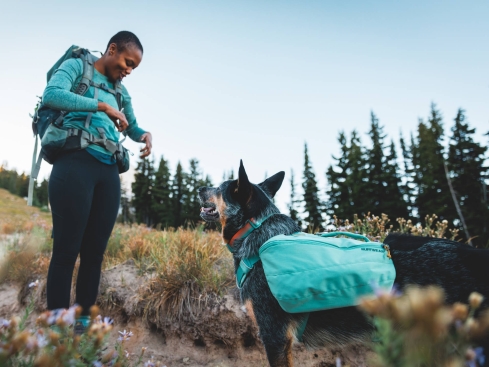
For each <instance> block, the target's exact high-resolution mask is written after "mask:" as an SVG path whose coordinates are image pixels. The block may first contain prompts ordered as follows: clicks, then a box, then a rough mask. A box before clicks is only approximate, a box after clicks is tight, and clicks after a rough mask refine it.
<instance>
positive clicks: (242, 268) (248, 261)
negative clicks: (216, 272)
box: [236, 255, 260, 289]
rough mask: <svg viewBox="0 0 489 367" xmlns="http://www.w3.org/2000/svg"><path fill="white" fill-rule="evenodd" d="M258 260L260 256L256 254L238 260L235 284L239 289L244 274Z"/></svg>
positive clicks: (241, 285) (244, 276) (243, 279)
mask: <svg viewBox="0 0 489 367" xmlns="http://www.w3.org/2000/svg"><path fill="white" fill-rule="evenodd" d="M258 261H260V257H259V256H258V255H255V256H251V257H248V258H244V259H242V260H241V261H240V263H239V267H238V269H237V271H236V286H237V287H238V288H239V289H241V288H242V287H243V283H244V282H245V280H246V276H247V275H248V273H249V272H250V271H251V270H252V269H253V267H254V266H255V264H256V263H257V262H258Z"/></svg>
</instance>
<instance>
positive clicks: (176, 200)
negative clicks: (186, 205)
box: [172, 162, 186, 228]
mask: <svg viewBox="0 0 489 367" xmlns="http://www.w3.org/2000/svg"><path fill="white" fill-rule="evenodd" d="M185 195H186V188H185V172H184V171H183V167H182V164H181V163H180V162H178V164H177V169H176V171H175V175H174V176H173V180H172V199H173V200H172V201H173V226H174V227H175V228H178V227H180V226H182V225H183V224H184V223H183V214H182V207H183V198H184V196H185Z"/></svg>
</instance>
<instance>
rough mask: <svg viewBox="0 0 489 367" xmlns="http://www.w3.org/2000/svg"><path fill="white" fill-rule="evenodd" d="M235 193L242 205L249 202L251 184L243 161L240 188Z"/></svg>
mask: <svg viewBox="0 0 489 367" xmlns="http://www.w3.org/2000/svg"><path fill="white" fill-rule="evenodd" d="M234 192H235V193H236V194H237V195H238V200H239V201H240V202H242V203H246V202H248V199H249V198H250V196H251V183H250V180H248V175H247V174H246V171H245V168H244V166H243V160H242V159H241V160H240V161H239V171H238V186H237V187H236V190H235V191H234Z"/></svg>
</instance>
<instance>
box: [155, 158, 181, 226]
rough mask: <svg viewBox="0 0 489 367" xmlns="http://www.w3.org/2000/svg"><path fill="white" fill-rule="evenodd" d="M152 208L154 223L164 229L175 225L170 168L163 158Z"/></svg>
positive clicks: (156, 177) (159, 167) (157, 176)
mask: <svg viewBox="0 0 489 367" xmlns="http://www.w3.org/2000/svg"><path fill="white" fill-rule="evenodd" d="M151 206H152V213H153V222H154V223H156V224H160V225H161V226H162V227H163V228H167V227H169V226H173V225H174V222H175V220H174V217H173V214H174V213H173V200H172V187H171V174H170V167H169V165H168V161H166V160H165V159H164V158H163V157H161V158H160V163H159V165H158V170H157V171H156V173H155V181H154V188H153V200H152V204H151Z"/></svg>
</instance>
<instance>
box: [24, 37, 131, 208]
mask: <svg viewBox="0 0 489 367" xmlns="http://www.w3.org/2000/svg"><path fill="white" fill-rule="evenodd" d="M72 58H79V59H81V60H82V61H83V74H82V77H81V80H80V82H79V83H78V85H77V86H76V88H75V90H74V93H76V94H79V95H84V94H85V93H86V92H87V91H88V89H89V88H90V87H91V86H93V87H95V93H94V97H93V98H94V99H97V98H98V90H99V89H103V90H104V91H106V92H109V93H111V94H113V95H114V96H115V97H116V99H117V105H118V106H119V110H121V108H122V87H121V83H120V81H117V82H116V83H115V85H114V89H111V88H109V87H108V86H106V85H105V84H97V83H94V82H93V73H94V63H95V61H97V58H96V57H95V56H94V55H92V54H91V53H90V52H89V51H88V50H87V49H84V48H80V47H78V46H75V45H73V46H71V47H70V48H69V49H68V50H67V51H66V52H65V54H64V55H63V56H62V57H61V58H60V59H59V60H58V61H57V62H56V63H55V64H54V65H53V67H52V68H51V69H50V70H49V71H48V73H47V81H48V82H49V80H50V79H51V77H52V76H53V74H54V72H55V71H56V70H57V69H58V68H59V66H60V65H61V64H62V63H63V62H64V61H66V60H68V59H72ZM67 113H68V112H66V111H59V110H56V109H52V108H50V107H47V106H45V105H43V103H42V98H40V100H39V102H38V103H37V106H36V108H35V111H34V116H31V117H32V131H33V133H34V136H35V139H36V141H35V143H34V153H33V156H32V169H31V175H30V180H29V190H28V198H27V205H30V206H32V199H33V193H34V180H36V179H37V176H38V175H39V170H40V168H41V162H42V159H44V160H45V161H46V162H48V163H50V164H52V163H53V162H54V160H55V159H56V158H57V156H58V155H59V154H60V153H61V152H63V151H70V150H80V149H85V148H86V147H87V146H88V145H89V144H96V145H99V146H102V147H104V148H106V149H107V150H108V151H109V152H111V153H112V154H114V156H115V158H116V162H117V166H118V168H119V172H120V173H123V172H126V171H127V170H128V169H129V155H128V151H127V149H126V148H124V147H123V146H122V142H123V141H124V140H125V138H124V139H123V140H122V141H121V142H119V143H114V142H112V141H110V140H107V138H106V136H105V130H104V129H102V128H99V129H97V130H98V131H99V134H100V138H98V137H95V136H94V135H93V134H90V133H88V132H86V131H85V130H80V129H72V128H70V129H65V128H63V119H64V117H65V116H66V114H67ZM92 115H93V113H92V112H89V113H88V115H87V119H86V120H85V127H86V128H88V127H89V126H90V122H91V118H92ZM123 134H124V135H126V133H125V132H123ZM38 138H39V139H41V150H40V152H39V155H38V154H37V145H38Z"/></svg>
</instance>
